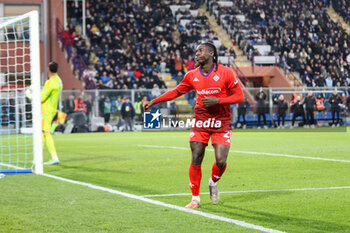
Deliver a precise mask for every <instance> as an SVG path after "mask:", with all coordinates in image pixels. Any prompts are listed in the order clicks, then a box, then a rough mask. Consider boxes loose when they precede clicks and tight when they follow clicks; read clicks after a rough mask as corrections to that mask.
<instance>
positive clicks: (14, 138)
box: [0, 11, 43, 174]
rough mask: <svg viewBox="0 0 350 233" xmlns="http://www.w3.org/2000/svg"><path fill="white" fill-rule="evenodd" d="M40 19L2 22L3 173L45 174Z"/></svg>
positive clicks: (0, 160) (0, 151) (0, 140)
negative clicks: (29, 95)
mask: <svg viewBox="0 0 350 233" xmlns="http://www.w3.org/2000/svg"><path fill="white" fill-rule="evenodd" d="M38 18H39V16H38V12H37V11H32V12H29V13H27V14H24V15H20V16H16V17H10V18H0V100H1V102H0V173H6V174H20V173H32V172H36V173H42V172H43V165H42V164H43V163H42V139H41V109H40V107H41V104H40V54H39V22H38ZM29 86H31V88H32V93H33V98H32V101H29V100H28V99H26V97H25V90H26V89H27V88H29Z"/></svg>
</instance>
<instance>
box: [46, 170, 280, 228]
mask: <svg viewBox="0 0 350 233" xmlns="http://www.w3.org/2000/svg"><path fill="white" fill-rule="evenodd" d="M42 175H43V176H46V177H50V178H53V179H56V180H61V181H65V182H68V183H72V184H78V185H82V186H86V187H88V188H92V189H96V190H101V191H105V192H109V193H113V194H117V195H120V196H124V197H127V198H131V199H136V200H139V201H143V202H147V203H151V204H154V205H158V206H163V207H167V208H170V209H174V210H179V211H182V212H186V213H190V214H196V215H199V216H203V217H206V218H210V219H215V220H219V221H222V222H228V223H233V224H235V225H238V226H241V227H245V228H250V229H254V230H259V231H262V232H269V233H283V231H278V230H274V229H270V228H266V227H263V226H259V225H254V224H251V223H247V222H244V221H241V220H236V219H232V218H226V217H222V216H219V215H215V214H210V213H205V212H202V211H198V210H193V209H187V208H185V207H180V206H177V205H172V204H167V203H164V202H161V201H156V200H152V199H149V198H145V197H142V196H137V195H134V194H130V193H125V192H121V191H117V190H113V189H109V188H105V187H101V186H97V185H93V184H89V183H85V182H80V181H75V180H71V179H66V178H63V177H59V176H54V175H50V174H45V173H44V174H42Z"/></svg>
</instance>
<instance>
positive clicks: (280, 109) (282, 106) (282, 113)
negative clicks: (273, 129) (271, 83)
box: [275, 95, 288, 129]
mask: <svg viewBox="0 0 350 233" xmlns="http://www.w3.org/2000/svg"><path fill="white" fill-rule="evenodd" d="M275 102H276V103H277V128H278V129H280V128H284V121H285V118H286V112H287V110H288V103H287V101H286V100H285V99H284V96H283V95H280V96H279V97H278V100H277V99H275ZM281 119H282V125H281Z"/></svg>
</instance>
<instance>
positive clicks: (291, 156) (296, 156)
mask: <svg viewBox="0 0 350 233" xmlns="http://www.w3.org/2000/svg"><path fill="white" fill-rule="evenodd" d="M137 146H139V147H152V148H167V149H178V150H190V148H186V147H175V146H156V145H137ZM208 151H214V149H208ZM230 152H233V153H240V154H254V155H269V156H277V157H288V158H298V159H313V160H323V161H332V162H342V163H350V160H340V159H327V158H320V157H308V156H300V155H288V154H275V153H267V152H255V151H240V150H230Z"/></svg>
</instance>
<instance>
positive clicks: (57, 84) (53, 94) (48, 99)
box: [40, 75, 63, 114]
mask: <svg viewBox="0 0 350 233" xmlns="http://www.w3.org/2000/svg"><path fill="white" fill-rule="evenodd" d="M62 88H63V85H62V80H61V79H60V77H59V76H58V75H55V76H51V77H50V79H49V80H47V81H46V82H45V86H44V90H43V91H41V94H40V98H41V112H45V113H48V114H56V111H57V104H58V100H59V98H60V94H61V92H62Z"/></svg>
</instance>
